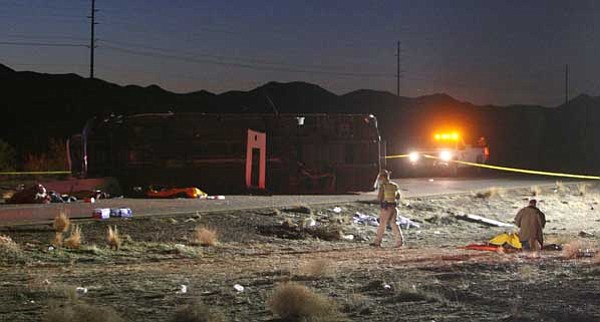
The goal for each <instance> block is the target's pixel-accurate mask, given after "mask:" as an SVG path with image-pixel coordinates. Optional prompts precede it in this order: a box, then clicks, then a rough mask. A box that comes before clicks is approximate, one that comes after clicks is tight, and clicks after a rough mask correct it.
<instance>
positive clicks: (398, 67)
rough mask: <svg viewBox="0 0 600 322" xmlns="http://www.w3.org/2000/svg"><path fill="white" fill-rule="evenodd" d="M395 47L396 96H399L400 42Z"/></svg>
mask: <svg viewBox="0 0 600 322" xmlns="http://www.w3.org/2000/svg"><path fill="white" fill-rule="evenodd" d="M397 45H398V46H397V48H396V59H397V61H396V96H398V97H400V42H399V41H398V43H397Z"/></svg>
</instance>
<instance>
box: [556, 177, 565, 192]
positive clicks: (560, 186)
mask: <svg viewBox="0 0 600 322" xmlns="http://www.w3.org/2000/svg"><path fill="white" fill-rule="evenodd" d="M554 189H555V190H556V192H565V191H567V187H566V186H565V183H564V182H562V181H560V180H558V181H556V184H555V185H554Z"/></svg>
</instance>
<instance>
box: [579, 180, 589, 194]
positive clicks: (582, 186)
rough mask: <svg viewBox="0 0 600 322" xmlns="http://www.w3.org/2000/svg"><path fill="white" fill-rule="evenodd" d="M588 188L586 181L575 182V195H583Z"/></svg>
mask: <svg viewBox="0 0 600 322" xmlns="http://www.w3.org/2000/svg"><path fill="white" fill-rule="evenodd" d="M588 188H589V186H588V184H587V183H578V184H577V195H578V196H581V197H583V196H585V195H586V194H587V191H588Z"/></svg>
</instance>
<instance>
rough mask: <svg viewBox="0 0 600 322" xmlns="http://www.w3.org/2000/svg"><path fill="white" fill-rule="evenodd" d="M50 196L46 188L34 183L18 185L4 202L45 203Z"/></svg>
mask: <svg viewBox="0 0 600 322" xmlns="http://www.w3.org/2000/svg"><path fill="white" fill-rule="evenodd" d="M50 201H51V198H50V195H48V193H47V191H46V188H45V187H44V186H43V185H41V184H39V183H36V184H34V185H32V186H29V187H26V188H25V187H20V189H19V190H17V191H16V192H15V193H14V194H13V195H12V197H10V198H9V199H8V200H6V203H10V204H47V203H50Z"/></svg>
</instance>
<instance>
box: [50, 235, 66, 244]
mask: <svg viewBox="0 0 600 322" xmlns="http://www.w3.org/2000/svg"><path fill="white" fill-rule="evenodd" d="M63 241H64V238H63V233H60V232H56V233H54V239H53V240H52V243H51V244H52V246H54V247H62V245H63Z"/></svg>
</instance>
